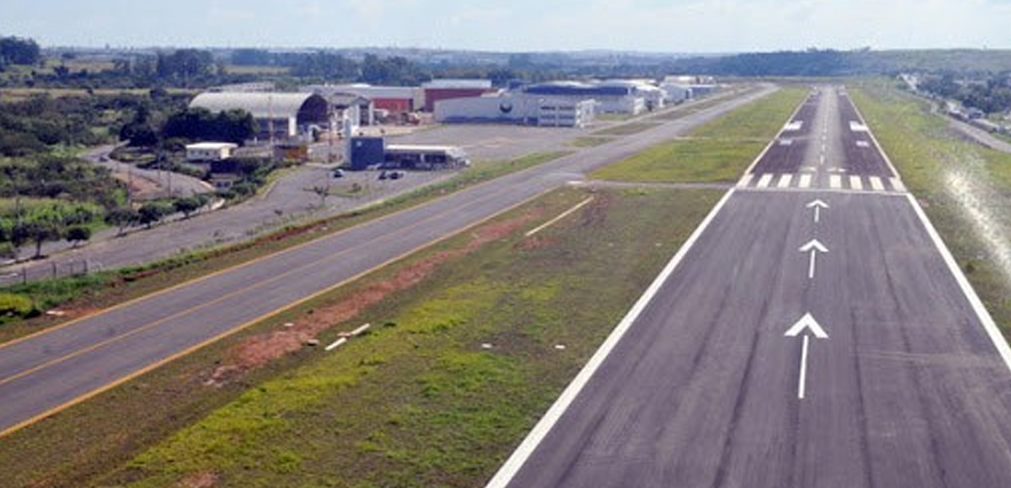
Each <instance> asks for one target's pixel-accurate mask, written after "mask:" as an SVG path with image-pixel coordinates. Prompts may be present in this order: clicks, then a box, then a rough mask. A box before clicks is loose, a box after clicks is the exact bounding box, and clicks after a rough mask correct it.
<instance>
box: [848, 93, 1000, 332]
mask: <svg viewBox="0 0 1011 488" xmlns="http://www.w3.org/2000/svg"><path fill="white" fill-rule="evenodd" d="M850 94H851V96H852V98H853V101H854V102H856V104H857V106H858V107H859V108H860V110H861V111H862V113H863V115H864V117H865V118H866V119H867V122H868V124H869V125H870V127H871V129H872V130H873V131H874V135H875V136H876V137H877V139H878V140H879V141H880V143H881V145H882V147H883V148H884V150H885V152H886V153H887V154H888V156H889V157H890V158H891V160H892V162H893V163H894V164H895V166H896V168H897V169H898V171H899V173H900V174H901V176H902V178H903V180H904V182H905V184H906V186H907V187H908V188H909V190H910V191H912V192H913V194H914V195H916V197H917V199H918V200H919V201H920V203H921V205H922V206H923V208H924V211H925V212H926V213H927V215H928V216H929V217H930V220H931V222H932V223H933V224H934V226H935V227H936V228H937V230H938V232H939V233H940V234H941V237H942V238H943V239H944V242H945V244H947V246H948V248H949V249H950V250H951V252H952V254H953V255H954V257H955V259H956V260H957V261H958V263H959V264H960V265H961V267H962V269H963V271H964V272H965V274H966V277H967V278H968V279H969V281H970V282H971V283H972V286H973V288H974V289H975V290H976V292H977V293H978V294H979V295H980V298H981V299H982V300H983V301H984V303H985V304H986V307H987V309H988V310H989V311H990V313H991V314H992V315H993V318H994V320H995V321H996V322H997V324H998V326H1000V327H1001V329H1002V330H1003V331H1004V333H1005V335H1007V334H1008V332H1009V331H1011V214H1009V213H1008V212H1007V209H1008V208H1011V154H1005V153H1000V152H997V151H993V150H990V149H987V148H985V147H982V146H979V145H977V144H974V143H971V142H967V141H965V139H964V138H962V137H960V136H959V135H957V134H955V133H954V132H953V131H952V129H951V128H950V127H949V125H948V122H947V120H945V119H944V118H943V117H942V116H940V115H935V114H933V113H931V102H928V101H926V100H923V99H920V98H916V97H914V96H912V95H910V94H908V93H905V92H902V91H900V90H898V89H897V88H896V87H895V85H894V84H893V83H892V82H890V81H884V80H879V81H875V82H864V83H858V84H855V85H853V86H852V89H851V90H850Z"/></svg>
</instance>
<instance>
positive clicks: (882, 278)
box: [488, 87, 1011, 488]
mask: <svg viewBox="0 0 1011 488" xmlns="http://www.w3.org/2000/svg"><path fill="white" fill-rule="evenodd" d="M784 140H789V141H790V142H789V143H788V144H783V143H782V142H781V141H784ZM770 174H771V175H777V176H775V177H767V176H766V175H770ZM785 175H789V180H788V183H786V184H780V183H781V182H782V181H784V179H786V176H785ZM805 175H807V178H802V177H803V176H805ZM844 177H845V178H844ZM872 178H876V179H877V180H876V181H877V183H872V181H875V180H872ZM802 181H803V182H806V184H803V185H802V184H801V182H802ZM855 181H859V182H860V183H859V185H860V186H859V187H857V184H854V183H853V182H855ZM1009 359H1011V352H1009V351H1008V348H1007V343H1006V342H1004V339H1003V338H1002V337H1001V336H1000V334H999V332H997V330H996V327H995V326H994V324H993V323H992V320H991V319H990V317H989V316H988V315H987V314H986V311H985V310H984V309H983V308H982V305H981V304H980V302H979V300H978V298H977V297H976V296H975V294H974V293H973V292H972V290H971V289H970V288H968V285H967V283H966V282H965V278H964V276H962V275H961V272H960V271H959V270H958V267H957V265H955V263H954V261H953V260H952V259H951V256H950V254H948V252H947V250H946V249H945V248H944V247H943V244H942V243H941V242H940V240H939V238H938V237H937V236H936V233H935V232H934V231H933V229H932V228H931V227H930V224H929V222H927V220H926V217H925V216H924V215H923V213H922V210H921V209H920V208H919V206H918V205H917V203H916V201H915V199H914V198H913V197H912V196H911V195H909V194H908V193H906V192H905V188H904V186H903V185H902V182H901V178H900V177H899V175H898V174H896V173H895V171H894V169H893V168H892V167H891V164H890V163H889V162H888V160H887V158H886V157H885V155H884V154H882V153H881V152H880V150H879V148H878V146H877V144H876V142H875V141H874V140H873V136H872V134H871V133H870V131H869V129H868V128H867V127H866V125H864V123H863V121H862V119H861V118H860V117H859V114H858V113H857V111H856V109H855V107H853V105H852V104H851V102H850V101H849V98H848V96H847V95H846V93H845V90H842V89H839V88H835V87H832V88H830V87H822V88H820V89H819V90H817V91H816V92H814V93H812V96H811V98H809V99H808V101H807V102H805V104H804V105H802V106H801V107H800V108H799V109H798V111H797V112H796V113H795V114H794V117H793V118H792V119H791V120H789V121H787V123H786V125H785V126H784V130H783V131H782V132H781V133H780V134H779V135H778V136H777V138H776V139H775V140H774V141H772V142H771V143H770V145H769V147H768V148H767V150H766V151H765V152H764V153H763V155H762V156H761V157H760V158H758V159H757V160H756V163H755V164H754V165H753V167H752V168H751V169H750V170H749V172H748V173H747V174H746V175H745V176H744V177H743V178H742V180H741V182H740V183H739V184H738V187H736V188H734V189H732V190H730V192H729V193H728V194H727V196H726V197H725V199H724V200H723V201H722V202H721V205H720V206H719V207H718V208H717V209H715V210H714V213H713V214H711V215H710V218H709V219H707V221H706V222H705V223H704V224H703V227H702V228H700V229H699V230H698V231H697V232H696V235H695V236H693V240H692V241H691V242H690V243H689V245H688V246H687V247H686V248H685V249H682V251H680V252H679V254H678V255H677V256H675V258H674V259H673V260H672V261H671V263H670V264H669V265H668V267H667V269H666V270H665V272H664V273H662V274H661V275H660V276H659V277H658V278H657V281H656V282H655V283H654V286H653V287H652V288H651V290H650V291H649V292H647V294H646V295H645V296H644V297H643V298H642V299H641V300H640V302H639V303H638V304H637V306H636V307H635V308H633V310H632V311H631V312H630V313H629V316H627V317H626V319H625V320H624V321H623V322H622V323H621V324H619V325H618V327H617V328H616V330H615V332H614V333H613V334H612V336H611V337H610V338H609V339H608V342H607V343H605V344H604V346H603V347H602V348H601V350H600V351H598V353H597V355H596V356H595V357H594V359H593V360H591V362H590V363H589V364H588V365H587V367H586V368H584V370H583V371H582V372H581V373H580V376H579V377H577V379H576V380H575V381H574V382H573V384H572V385H570V387H569V388H568V389H567V390H566V392H565V393H564V394H563V395H562V397H561V398H560V399H559V400H558V402H556V404H555V405H554V406H553V407H552V409H551V410H550V411H549V412H548V413H547V414H546V415H545V416H544V418H543V419H542V420H541V422H540V423H539V424H538V426H537V427H536V428H535V429H534V431H533V432H531V434H530V435H529V436H528V437H527V439H526V440H525V441H524V443H523V444H522V445H521V446H519V448H518V449H517V450H516V452H515V453H514V454H513V456H512V457H511V458H510V459H509V460H508V462H507V463H506V464H505V465H504V466H503V467H502V469H501V470H500V471H499V473H498V474H497V475H496V476H495V478H493V479H492V480H491V481H490V482H489V484H488V487H489V488H500V487H506V486H508V487H512V488H519V487H523V488H538V487H573V488H575V487H586V486H593V487H628V486H635V487H671V486H677V487H747V488H765V487H768V488H773V487H777V488H778V487H805V488H813V487H825V488H836V487H838V488H842V487H847V488H857V487H897V486H916V487H966V488H969V487H981V486H1011V422H1008V421H1007V418H1008V415H1009V413H1011V381H1009V380H1011V370H1009V363H1008V360H1009Z"/></svg>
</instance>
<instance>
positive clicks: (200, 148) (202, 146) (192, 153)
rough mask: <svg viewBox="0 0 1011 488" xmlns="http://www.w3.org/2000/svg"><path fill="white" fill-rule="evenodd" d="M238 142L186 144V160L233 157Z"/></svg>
mask: <svg viewBox="0 0 1011 488" xmlns="http://www.w3.org/2000/svg"><path fill="white" fill-rule="evenodd" d="M238 147H239V145H238V144H233V143H231V142H198V143H196V144H187V145H186V161H189V162H209V161H221V160H225V159H228V158H230V157H232V154H234V153H235V149H237V148H238Z"/></svg>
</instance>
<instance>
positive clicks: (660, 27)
mask: <svg viewBox="0 0 1011 488" xmlns="http://www.w3.org/2000/svg"><path fill="white" fill-rule="evenodd" d="M475 4H477V5H475ZM0 9H2V10H3V11H4V12H5V14H4V16H3V18H0V35H14V36H18V37H29V38H32V39H35V40H36V42H38V43H39V44H40V45H42V46H44V47H80V48H92V49H101V48H105V47H110V48H117V49H131V48H135V49H144V48H165V47H176V48H187V47H211V48H217V49H238V48H260V49H306V48H316V49H433V50H448V51H473V52H486V53H496V52H499V53H514V52H530V53H551V52H582V51H586V52H625V53H643V54H688V55H710V54H712V55H719V54H734V53H745V52H779V51H802V50H807V49H809V48H818V49H821V50H829V49H831V50H836V51H852V50H859V49H862V48H866V47H870V48H871V50H873V51H906V50H951V49H975V50H1003V49H1008V48H1011V40H1009V38H1007V36H1006V35H1005V34H1004V29H1005V27H1004V25H1003V24H1004V23H1006V22H1005V20H1006V19H1008V18H1011V0H961V1H958V0H927V1H919V2H918V1H913V0H897V1H892V2H880V1H877V0H854V1H849V2H847V1H844V0H802V1H786V0H752V1H747V0H685V1H682V2H678V3H676V4H673V5H671V4H670V3H669V2H661V1H659V0H609V1H605V0H589V1H587V2H576V0H560V1H558V2H552V3H550V4H543V2H536V1H534V0H515V1H514V2H512V3H511V4H510V5H509V6H502V5H500V4H497V3H496V2H491V1H478V2H473V1H471V2H464V1H462V0H450V1H446V2H440V3H438V4H434V5H430V4H425V3H424V2H420V1H418V0H336V1H331V2H323V1H321V0H308V1H305V2H302V3H300V4H299V5H298V6H291V7H289V6H278V5H276V4H273V3H270V2H266V1H264V0H249V1H245V2H237V1H235V0H209V1H203V2H197V1H195V0H179V1H176V2H172V3H169V2H164V1H160V2H143V3H139V2H128V1H126V0H84V1H79V2H74V3H73V4H70V5H66V4H65V2H60V1H57V0H36V1H34V2H23V1H19V0H0ZM433 25H437V26H438V28H433V27H432V26H433ZM165 26H170V27H171V28H166V27H165ZM249 26H253V28H249ZM602 33H604V34H606V35H602ZM360 46H366V47H360ZM369 46H372V47H369ZM381 46H386V47H381Z"/></svg>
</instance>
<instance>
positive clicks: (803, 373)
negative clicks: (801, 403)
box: [786, 313, 828, 400]
mask: <svg viewBox="0 0 1011 488" xmlns="http://www.w3.org/2000/svg"><path fill="white" fill-rule="evenodd" d="M801 334H804V343H803V345H802V346H801V350H800V378H799V379H798V380H797V399H798V400H803V399H804V393H805V390H806V383H807V350H808V347H809V346H810V343H811V336H812V335H813V336H814V337H815V338H816V339H828V334H827V333H826V332H825V329H824V328H822V326H821V325H820V324H819V323H818V321H817V320H815V319H814V317H812V316H811V314H810V313H806V314H804V316H803V317H801V318H800V320H798V321H797V323H796V324H793V327H790V328H789V329H788V330H787V331H786V337H797V336H798V335H801Z"/></svg>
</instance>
